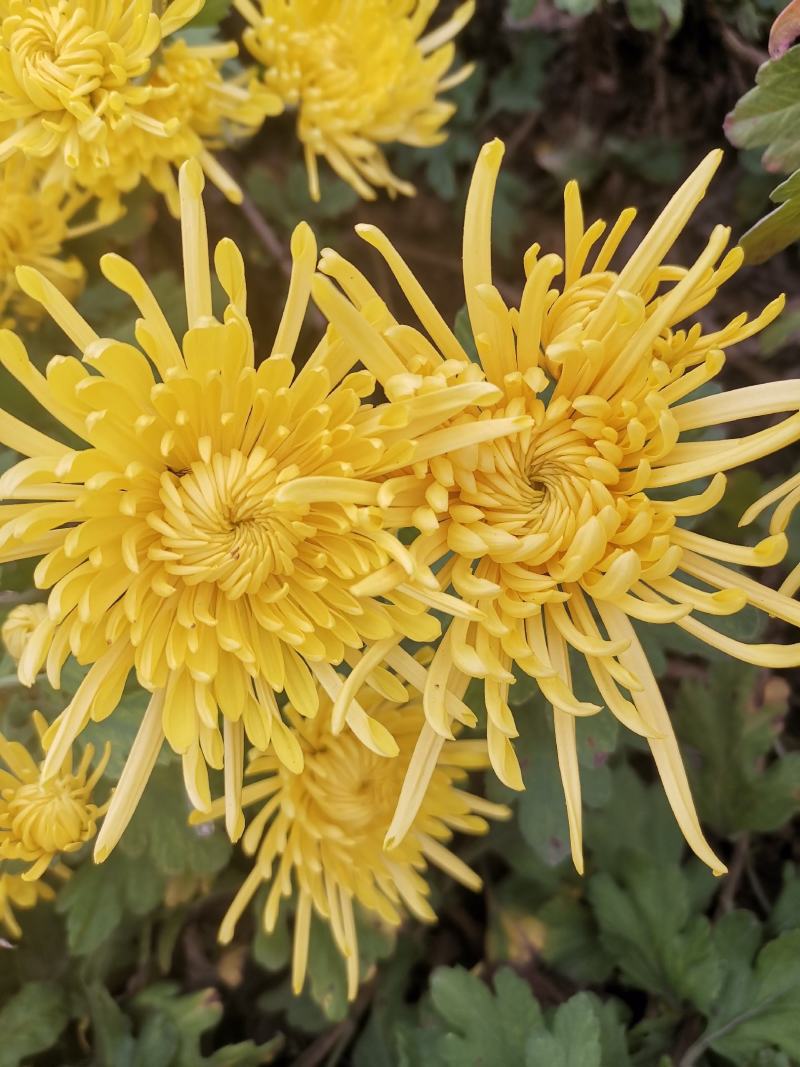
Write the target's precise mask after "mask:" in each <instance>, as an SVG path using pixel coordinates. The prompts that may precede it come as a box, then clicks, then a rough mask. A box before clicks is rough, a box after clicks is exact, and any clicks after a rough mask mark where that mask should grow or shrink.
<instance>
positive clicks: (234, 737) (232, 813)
mask: <svg viewBox="0 0 800 1067" xmlns="http://www.w3.org/2000/svg"><path fill="white" fill-rule="evenodd" d="M223 737H224V743H225V765H224V766H225V829H226V830H227V831H228V837H229V838H230V839H231V841H238V840H239V838H240V837H241V836H242V833H243V832H244V814H243V812H242V775H243V774H244V728H243V726H242V723H241V720H240V721H239V722H231V720H230V719H229V718H228V717H227V716H225V717H224V719H223Z"/></svg>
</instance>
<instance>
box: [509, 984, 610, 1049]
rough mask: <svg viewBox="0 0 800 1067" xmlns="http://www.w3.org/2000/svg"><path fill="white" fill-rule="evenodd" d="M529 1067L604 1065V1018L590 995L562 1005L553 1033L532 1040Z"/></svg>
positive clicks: (557, 1010) (527, 1047)
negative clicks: (602, 1056)
mask: <svg viewBox="0 0 800 1067" xmlns="http://www.w3.org/2000/svg"><path fill="white" fill-rule="evenodd" d="M525 1067H602V1065H601V1045H600V1020H599V1018H598V1017H597V1012H596V1010H595V1005H594V1003H593V1001H592V999H591V997H589V996H588V994H586V993H578V994H577V995H576V996H574V997H572V998H571V999H570V1000H568V1001H567V1002H566V1004H561V1005H559V1007H558V1008H557V1009H556V1013H555V1016H554V1018H553V1023H552V1030H551V1032H549V1033H540V1034H533V1035H532V1036H531V1037H530V1038H529V1039H528V1043H527V1045H526V1048H525Z"/></svg>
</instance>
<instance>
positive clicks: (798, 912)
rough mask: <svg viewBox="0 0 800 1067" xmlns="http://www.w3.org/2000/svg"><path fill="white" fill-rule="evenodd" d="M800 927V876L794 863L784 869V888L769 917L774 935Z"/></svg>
mask: <svg viewBox="0 0 800 1067" xmlns="http://www.w3.org/2000/svg"><path fill="white" fill-rule="evenodd" d="M798 927H800V874H798V870H797V868H796V867H795V866H794V864H793V863H787V864H786V866H785V867H784V868H783V888H782V889H781V891H780V894H779V896H778V899H777V900H776V901H775V904H774V906H773V908H772V911H771V913H770V916H769V928H770V930H771V931H772V933H774V934H782V933H784V931H786V930H796V929H798Z"/></svg>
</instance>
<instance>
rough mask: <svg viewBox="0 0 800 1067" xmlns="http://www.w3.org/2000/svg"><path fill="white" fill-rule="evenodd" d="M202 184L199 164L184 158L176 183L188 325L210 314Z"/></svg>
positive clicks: (209, 287)
mask: <svg viewBox="0 0 800 1067" xmlns="http://www.w3.org/2000/svg"><path fill="white" fill-rule="evenodd" d="M204 185H205V178H204V177H203V169H202V167H201V166H200V164H199V163H198V162H197V160H196V159H189V160H187V161H186V162H185V163H184V164H183V165H182V166H181V169H180V176H179V186H180V195H181V235H182V240H183V276H184V283H185V286H186V316H187V319H188V322H189V327H190V329H191V327H193V326H196V325H197V324H198V323H199V322H200V321H201V320H203V319H207V318H210V317H211V316H212V314H213V310H212V303H211V267H210V262H209V255H208V230H207V228H206V213H205V208H204V207H203V186H204Z"/></svg>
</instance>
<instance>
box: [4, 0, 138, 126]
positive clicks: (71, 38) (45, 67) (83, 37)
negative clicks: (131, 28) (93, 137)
mask: <svg viewBox="0 0 800 1067" xmlns="http://www.w3.org/2000/svg"><path fill="white" fill-rule="evenodd" d="M15 22H16V25H14V26H13V30H12V34H11V38H10V42H9V48H8V55H9V56H10V59H11V63H12V66H13V69H14V73H15V75H16V78H17V81H18V82H19V84H20V86H22V87H23V89H24V90H25V92H26V94H27V96H28V98H29V99H30V101H31V103H32V104H33V105H34V106H35V107H36V108H38V109H40V110H42V111H60V110H62V109H63V108H64V107H65V106H68V103H69V101H70V100H71V99H72V98H86V97H89V96H90V95H91V93H93V92H94V91H95V89H97V88H99V87H100V86H101V85H103V86H105V87H106V88H109V89H111V88H115V87H119V86H121V85H123V84H124V83H125V81H126V80H127V76H128V74H127V71H126V70H125V67H124V63H123V64H120V57H119V56H115V48H114V45H113V44H112V42H111V41H110V39H109V36H108V34H107V33H106V32H105V31H104V30H102V29H99V28H97V27H95V26H92V25H91V23H90V22H89V14H88V12H87V11H86V9H85V8H84V7H83V6H82V5H78V4H75V3H73V2H71V0H59V2H58V3H55V4H52V3H45V4H41V3H39V4H35V5H34V6H33V7H30V8H26V9H25V13H24V15H23V16H17V18H16V20H15ZM116 51H119V46H117V49H116Z"/></svg>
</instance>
